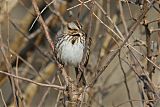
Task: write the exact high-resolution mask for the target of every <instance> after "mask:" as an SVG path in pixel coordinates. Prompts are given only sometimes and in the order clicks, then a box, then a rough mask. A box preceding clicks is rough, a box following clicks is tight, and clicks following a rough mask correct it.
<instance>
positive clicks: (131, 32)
mask: <svg viewBox="0 0 160 107" xmlns="http://www.w3.org/2000/svg"><path fill="white" fill-rule="evenodd" d="M153 3H154V0H152V1H151V3H150V5H149V6H148V8H147V9H146V10H145V11H144V12H143V13H142V15H140V16H139V18H138V20H137V22H136V23H135V24H134V25H133V27H132V28H131V30H130V32H129V33H128V35H127V37H126V39H125V40H124V41H123V43H122V45H120V47H119V48H120V49H121V48H122V47H123V46H124V45H125V44H126V42H127V41H128V39H129V38H130V37H131V36H132V34H133V32H134V30H135V29H136V28H137V26H138V25H139V23H140V22H141V21H142V19H143V18H144V16H145V15H146V13H147V12H148V11H149V9H150V8H151V7H152V5H153ZM118 52H119V50H117V51H116V52H115V53H114V54H113V55H112V56H111V57H110V58H109V59H108V60H107V62H106V64H105V65H104V66H103V67H102V68H100V69H99V70H97V75H96V76H95V77H94V78H93V80H92V81H91V82H90V86H91V87H92V86H93V85H94V83H95V82H96V80H97V79H98V77H99V76H100V75H101V74H102V73H103V72H104V70H105V69H106V68H107V67H108V65H109V64H110V63H111V61H112V60H113V59H114V58H115V56H116V55H117V54H118Z"/></svg>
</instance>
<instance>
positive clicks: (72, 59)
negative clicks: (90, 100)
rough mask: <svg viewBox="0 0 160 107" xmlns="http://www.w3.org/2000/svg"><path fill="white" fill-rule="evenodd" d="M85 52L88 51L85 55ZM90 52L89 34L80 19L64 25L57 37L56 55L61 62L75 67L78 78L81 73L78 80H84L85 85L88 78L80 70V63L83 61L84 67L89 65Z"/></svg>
mask: <svg viewBox="0 0 160 107" xmlns="http://www.w3.org/2000/svg"><path fill="white" fill-rule="evenodd" d="M85 49H86V51H85ZM84 52H86V56H85V57H84ZM89 54H90V42H89V44H87V34H86V33H85V32H84V30H83V29H82V25H81V24H80V23H79V21H71V22H67V24H65V25H63V26H62V27H61V29H60V31H59V32H58V33H57V35H56V37H55V57H56V59H57V60H58V62H59V63H60V64H62V65H64V66H65V65H70V66H73V67H75V71H76V78H78V77H77V76H78V74H79V73H81V75H80V78H79V79H78V80H77V81H79V82H80V81H81V80H82V83H83V84H84V85H85V84H86V80H85V78H84V73H83V72H81V71H80V70H79V65H80V64H81V63H82V64H83V65H84V67H86V66H87V63H88V60H89ZM83 57H84V58H83Z"/></svg>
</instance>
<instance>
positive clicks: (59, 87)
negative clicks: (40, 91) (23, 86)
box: [0, 71, 66, 90]
mask: <svg viewBox="0 0 160 107" xmlns="http://www.w3.org/2000/svg"><path fill="white" fill-rule="evenodd" d="M0 73H2V74H5V75H7V76H11V77H13V78H17V79H21V80H23V81H27V82H30V83H33V84H36V85H39V86H43V87H51V88H54V89H56V90H65V89H66V88H65V87H62V86H58V85H51V84H43V83H39V82H35V81H33V80H30V79H28V78H23V77H20V76H16V75H13V74H10V73H7V72H4V71H0Z"/></svg>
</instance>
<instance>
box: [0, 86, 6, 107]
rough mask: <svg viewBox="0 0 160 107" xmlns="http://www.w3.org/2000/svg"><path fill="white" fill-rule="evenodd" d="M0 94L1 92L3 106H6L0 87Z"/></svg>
mask: <svg viewBox="0 0 160 107" xmlns="http://www.w3.org/2000/svg"><path fill="white" fill-rule="evenodd" d="M0 94H1V98H2V101H3V104H4V107H7V104H6V102H5V100H4V97H3V93H2V90H1V89H0Z"/></svg>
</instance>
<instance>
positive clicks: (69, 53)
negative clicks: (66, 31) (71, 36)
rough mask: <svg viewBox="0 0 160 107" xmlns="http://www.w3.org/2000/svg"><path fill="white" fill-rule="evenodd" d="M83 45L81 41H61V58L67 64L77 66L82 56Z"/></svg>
mask: <svg viewBox="0 0 160 107" xmlns="http://www.w3.org/2000/svg"><path fill="white" fill-rule="evenodd" d="M83 49H84V45H83V44H82V43H80V42H79V43H75V44H72V43H71V42H67V41H66V42H63V43H62V45H61V51H60V52H61V56H60V57H61V60H62V62H63V63H64V64H65V65H67V64H69V65H73V66H78V64H80V62H81V60H82V57H83Z"/></svg>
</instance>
